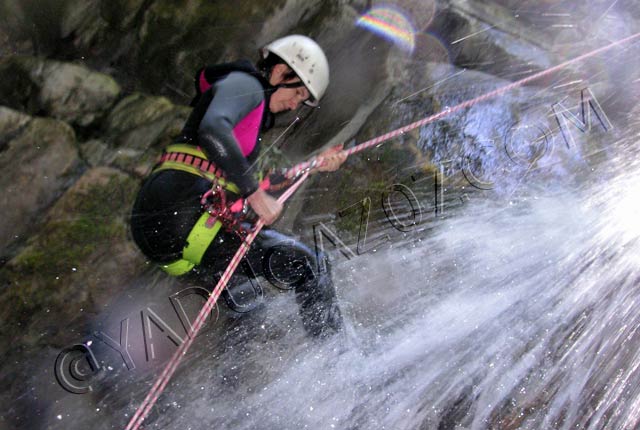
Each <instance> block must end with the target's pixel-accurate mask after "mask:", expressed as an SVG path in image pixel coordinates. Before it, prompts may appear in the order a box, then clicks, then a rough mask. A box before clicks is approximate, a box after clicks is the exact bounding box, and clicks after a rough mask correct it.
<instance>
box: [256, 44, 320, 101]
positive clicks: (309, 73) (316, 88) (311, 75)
mask: <svg viewBox="0 0 640 430" xmlns="http://www.w3.org/2000/svg"><path fill="white" fill-rule="evenodd" d="M271 52H272V53H274V54H275V55H277V56H278V57H280V58H282V59H283V60H284V61H285V63H287V65H288V66H289V67H291V69H292V70H293V71H294V72H295V73H296V75H298V76H299V77H300V79H301V80H302V83H303V84H304V86H305V87H307V89H308V90H309V93H311V97H312V98H311V99H310V100H307V101H306V102H305V103H306V104H307V105H309V106H317V105H318V101H319V100H320V99H321V98H322V96H323V95H324V93H325V91H326V90H327V86H328V85H329V62H328V61H327V57H326V56H325V55H324V52H323V51H322V48H320V45H318V44H317V43H316V42H314V41H313V40H312V39H310V38H308V37H307V36H300V35H297V34H294V35H291V36H285V37H283V38H280V39H277V40H274V41H273V42H271V43H270V44H268V45H267V46H265V47H264V48H262V55H263V56H264V58H267V56H268V55H269V53H271Z"/></svg>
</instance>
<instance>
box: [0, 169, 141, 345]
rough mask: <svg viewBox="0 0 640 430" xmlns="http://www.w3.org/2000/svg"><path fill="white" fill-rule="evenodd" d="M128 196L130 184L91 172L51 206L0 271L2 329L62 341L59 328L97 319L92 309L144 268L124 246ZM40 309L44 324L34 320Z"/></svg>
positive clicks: (119, 176) (115, 174) (133, 186)
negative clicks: (40, 332)
mask: <svg viewBox="0 0 640 430" xmlns="http://www.w3.org/2000/svg"><path fill="white" fill-rule="evenodd" d="M136 191H137V181H136V180H135V179H133V178H131V177H130V176H128V175H126V174H123V173H121V172H119V171H117V170H114V169H110V168H104V167H99V168H95V169H90V170H88V171H87V172H86V173H85V174H84V175H82V177H81V178H80V179H79V180H78V181H77V182H76V183H75V184H74V185H73V186H72V187H71V188H70V189H69V190H67V192H65V194H64V195H63V196H62V197H61V198H60V199H58V200H57V201H56V203H55V204H54V205H53V206H52V207H51V209H50V210H49V211H48V212H47V213H46V215H44V216H43V219H42V220H41V222H40V223H39V224H38V227H37V228H36V229H35V231H34V232H35V235H33V236H31V237H30V238H29V240H28V241H27V246H26V247H24V248H23V249H22V250H21V251H20V252H19V253H18V254H17V255H16V256H15V257H13V258H12V259H11V260H9V262H8V263H7V264H6V265H5V266H4V267H3V268H2V269H0V277H2V278H3V281H4V282H6V285H5V288H4V289H3V291H2V294H0V302H1V303H2V306H1V307H2V309H3V315H2V319H3V321H5V322H6V323H7V326H6V328H8V327H22V328H23V329H24V330H25V332H24V333H25V335H26V337H27V339H29V338H30V336H31V335H32V334H34V333H36V332H37V330H38V327H39V328H40V329H43V330H49V331H50V334H52V335H55V334H57V333H58V331H60V333H64V330H62V329H63V326H64V325H66V324H72V323H73V322H74V321H76V323H77V322H78V321H77V319H78V318H81V320H82V318H84V315H87V314H90V313H92V312H95V311H97V308H96V307H95V306H97V305H99V304H100V303H103V302H104V301H105V300H107V299H108V297H109V295H110V294H113V293H114V292H115V291H117V288H120V287H121V286H123V285H126V282H125V281H126V280H127V279H130V278H131V277H133V276H135V275H136V273H138V271H139V270H140V269H141V268H142V267H143V264H142V262H143V261H144V260H143V259H142V257H141V255H140V254H139V253H138V252H137V251H136V249H135V246H134V245H133V244H132V243H131V242H130V241H129V240H128V239H127V225H128V216H129V208H130V207H131V205H132V204H133V198H134V196H135V193H136ZM18 224H19V223H18ZM45 308H47V309H49V311H48V313H49V314H50V315H51V319H49V318H44V319H43V318H39V319H36V320H34V319H33V318H34V316H35V315H37V314H38V313H39V312H42V311H43V310H44V309H45ZM62 316H64V317H63V318H64V319H63V320H58V321H56V320H55V318H62ZM34 321H36V322H35V325H34V324H32V323H34ZM54 337H55V336H54ZM36 340H37V337H34V338H30V340H29V342H31V343H33V342H35V341H36ZM59 342H64V340H62V339H61V340H59Z"/></svg>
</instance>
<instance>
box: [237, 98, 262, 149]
mask: <svg viewBox="0 0 640 430" xmlns="http://www.w3.org/2000/svg"><path fill="white" fill-rule="evenodd" d="M263 112H264V101H263V102H262V103H260V105H259V106H258V107H257V108H255V109H254V110H252V111H251V112H249V114H248V115H247V116H245V117H244V118H242V120H241V121H240V122H239V123H238V124H236V126H235V128H234V129H233V136H234V137H235V138H236V140H237V141H238V144H239V145H240V149H241V150H242V155H244V156H245V157H246V156H247V155H249V154H251V151H253V148H255V147H256V141H257V139H258V133H259V132H260V123H261V122H262V114H263Z"/></svg>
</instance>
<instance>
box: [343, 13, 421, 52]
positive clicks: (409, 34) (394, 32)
mask: <svg viewBox="0 0 640 430" xmlns="http://www.w3.org/2000/svg"><path fill="white" fill-rule="evenodd" d="M356 25H357V26H358V27H362V28H365V29H367V30H370V31H372V32H374V33H376V34H378V35H380V36H382V37H384V38H385V39H387V40H389V41H390V42H392V43H394V44H396V45H397V46H399V47H400V48H401V49H403V50H405V51H407V52H410V53H411V52H413V50H414V49H415V46H416V39H415V33H416V31H415V29H414V27H413V24H412V23H411V21H409V19H408V18H407V17H406V16H405V15H404V14H403V13H402V12H401V11H400V10H397V9H395V8H392V7H389V6H385V7H374V8H372V9H371V10H370V11H369V12H367V13H366V14H364V15H362V16H361V17H360V18H358V20H357V21H356Z"/></svg>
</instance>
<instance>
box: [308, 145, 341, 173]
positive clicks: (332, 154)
mask: <svg viewBox="0 0 640 430" xmlns="http://www.w3.org/2000/svg"><path fill="white" fill-rule="evenodd" d="M343 148H344V144H343V143H341V144H340V145H336V146H333V147H331V148H329V149H327V150H325V151H322V153H321V154H320V155H319V156H318V157H319V158H320V159H321V162H320V165H319V166H317V167H316V168H314V169H313V170H312V172H335V171H336V170H338V169H339V168H340V166H341V165H342V163H344V162H345V160H346V159H347V154H346V153H345V152H344V151H343Z"/></svg>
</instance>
